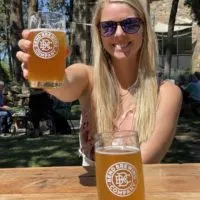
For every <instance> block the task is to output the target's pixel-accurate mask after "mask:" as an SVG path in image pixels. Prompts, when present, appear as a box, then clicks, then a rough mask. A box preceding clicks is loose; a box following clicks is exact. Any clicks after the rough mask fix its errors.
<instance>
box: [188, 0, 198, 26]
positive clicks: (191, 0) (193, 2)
mask: <svg viewBox="0 0 200 200" xmlns="http://www.w3.org/2000/svg"><path fill="white" fill-rule="evenodd" d="M185 5H186V6H188V7H190V8H191V13H192V14H193V16H194V20H195V21H197V23H198V25H199V26H200V0H185Z"/></svg>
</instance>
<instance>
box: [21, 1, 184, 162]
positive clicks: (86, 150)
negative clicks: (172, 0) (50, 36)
mask: <svg viewBox="0 0 200 200" xmlns="http://www.w3.org/2000/svg"><path fill="white" fill-rule="evenodd" d="M22 35H23V39H21V40H20V41H19V47H20V48H21V49H22V50H24V51H19V52H18V53H17V58H18V59H19V60H20V61H22V62H23V65H22V69H23V73H24V77H26V78H27V77H28V68H27V64H26V63H27V62H28V60H29V58H30V55H29V54H27V53H26V52H28V49H30V48H31V42H30V41H28V40H27V38H28V35H29V31H28V30H25V31H23V33H22ZM92 41H93V66H88V65H85V64H81V63H77V64H73V65H71V66H69V67H67V68H66V77H65V82H64V84H63V86H62V87H61V88H57V89H51V90H48V92H49V93H50V94H52V95H54V96H56V97H57V98H58V99H60V100H62V101H65V102H72V101H74V100H76V99H79V102H80V106H81V110H82V115H81V124H80V153H81V154H82V156H83V165H92V164H94V143H95V141H94V136H95V134H96V133H101V132H105V131H109V130H111V131H112V130H137V131H138V133H139V140H140V148H141V156H142V161H143V163H159V162H160V161H161V160H162V159H163V157H164V155H165V154H166V152H167V150H168V148H169V146H170V144H171V142H172V139H173V137H174V134H175V132H176V124H177V120H178V116H179V112H180V107H181V101H182V96H181V92H180V89H179V88H178V87H177V86H175V85H174V84H172V83H170V82H168V81H164V82H161V83H158V81H157V78H156V67H157V58H158V54H157V50H156V45H155V37H154V32H153V30H152V25H151V22H150V18H149V15H148V14H147V13H146V10H145V9H144V8H143V6H142V4H141V3H140V1H139V0H116V1H108V0H104V1H102V0H99V1H97V5H96V10H95V12H94V16H93V22H92ZM172 94H173V95H172Z"/></svg>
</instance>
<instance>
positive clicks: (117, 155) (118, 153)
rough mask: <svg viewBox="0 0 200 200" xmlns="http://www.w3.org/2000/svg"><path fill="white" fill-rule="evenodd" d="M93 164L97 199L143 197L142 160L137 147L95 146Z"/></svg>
mask: <svg viewBox="0 0 200 200" xmlns="http://www.w3.org/2000/svg"><path fill="white" fill-rule="evenodd" d="M95 165H96V183H97V190H98V196H99V200H107V199H108V200H118V199H119V200H122V199H126V200H144V199H145V197H144V182H143V170H142V161H141V155H140V150H139V149H138V148H136V147H132V146H129V147H128V146H107V147H100V148H96V150H95Z"/></svg>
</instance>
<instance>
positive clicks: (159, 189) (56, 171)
mask: <svg viewBox="0 0 200 200" xmlns="http://www.w3.org/2000/svg"><path fill="white" fill-rule="evenodd" d="M144 177H145V193H146V200H188V199H190V200H200V164H159V165H144ZM40 199H42V200H51V199H52V200H53V199H56V200H64V199H65V200H66V199H69V200H97V199H98V198H97V190H96V184H95V170H94V168H90V167H89V168H83V167H43V168H8V169H0V200H40Z"/></svg>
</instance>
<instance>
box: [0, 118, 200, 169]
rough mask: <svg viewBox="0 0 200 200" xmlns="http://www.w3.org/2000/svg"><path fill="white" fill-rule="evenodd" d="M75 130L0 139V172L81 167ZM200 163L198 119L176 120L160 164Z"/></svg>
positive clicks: (199, 122) (199, 119)
mask: <svg viewBox="0 0 200 200" xmlns="http://www.w3.org/2000/svg"><path fill="white" fill-rule="evenodd" d="M78 136H79V135H78V130H77V133H75V134H69V135H59V134H55V135H43V136H41V137H34V138H33V137H30V136H28V135H24V134H21V135H20V134H18V135H15V136H8V135H6V136H0V168H3V167H6V168H9V167H37V166H75V165H81V161H82V158H81V157H79V155H78V148H79V139H78ZM196 162H200V117H197V116H187V117H181V118H180V119H179V123H178V128H177V133H176V136H175V139H174V141H173V143H172V145H171V147H170V149H169V151H168V153H167V154H166V156H165V158H164V160H163V161H162V163H196Z"/></svg>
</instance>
